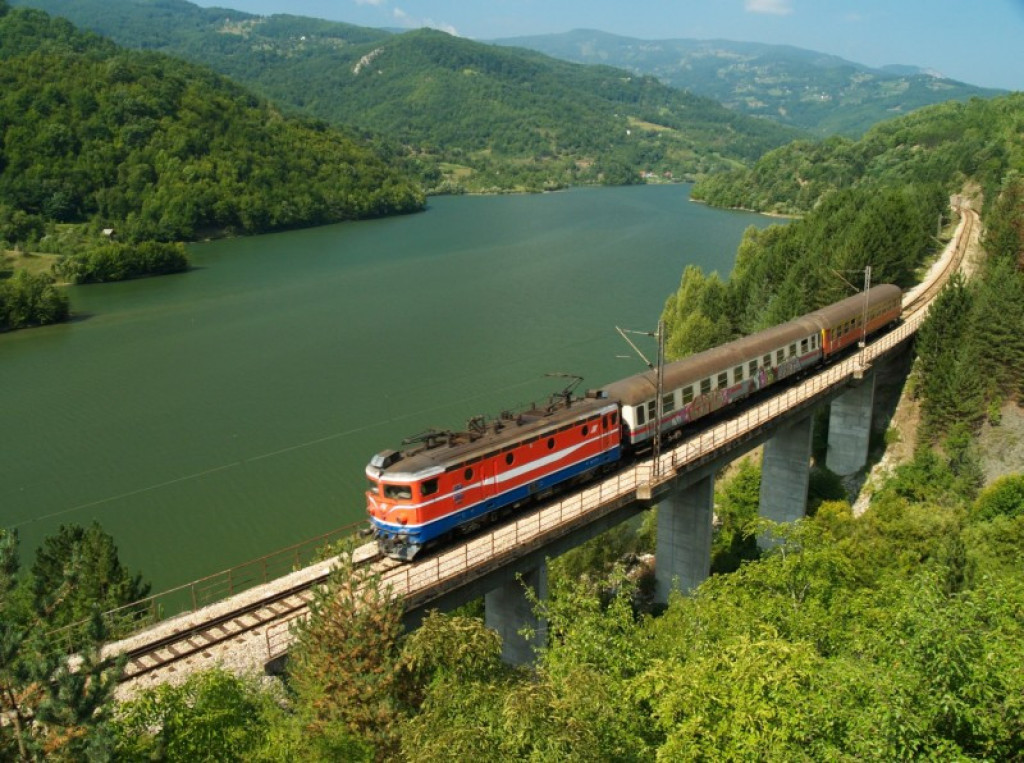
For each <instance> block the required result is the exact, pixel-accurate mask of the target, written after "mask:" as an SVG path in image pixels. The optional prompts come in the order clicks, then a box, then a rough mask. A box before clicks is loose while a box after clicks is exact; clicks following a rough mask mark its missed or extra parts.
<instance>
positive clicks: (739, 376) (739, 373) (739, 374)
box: [732, 366, 743, 384]
mask: <svg viewBox="0 0 1024 763" xmlns="http://www.w3.org/2000/svg"><path fill="white" fill-rule="evenodd" d="M741 381H743V366H736V368H734V369H732V383H733V384H735V383H736V382H741Z"/></svg>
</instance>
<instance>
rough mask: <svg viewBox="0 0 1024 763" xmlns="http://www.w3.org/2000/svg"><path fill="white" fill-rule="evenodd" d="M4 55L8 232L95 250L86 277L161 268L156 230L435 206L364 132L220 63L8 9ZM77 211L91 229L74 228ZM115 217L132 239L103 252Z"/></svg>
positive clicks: (202, 230) (4, 224)
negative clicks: (130, 44) (249, 87)
mask: <svg viewBox="0 0 1024 763" xmlns="http://www.w3.org/2000/svg"><path fill="white" fill-rule="evenodd" d="M0 62H2V67H0V131H2V133H3V135H4V141H3V143H2V145H0V241H2V242H5V243H6V245H7V246H8V247H20V248H27V247H31V248H35V249H37V250H41V251H60V252H62V253H67V254H74V255H82V260H81V262H80V266H76V268H72V270H73V271H75V272H80V271H82V270H84V271H86V272H87V273H89V274H91V275H89V276H87V278H86V280H88V279H89V278H93V277H100V276H102V277H103V278H110V277H129V276H132V275H137V274H139V273H140V272H160V271H161V270H162V269H164V268H165V267H166V259H162V256H156V255H155V250H145V249H144V248H140V245H142V244H143V243H145V242H176V241H187V240H193V239H195V238H197V237H198V236H200V235H205V234H208V233H210V232H215V231H228V232H236V233H258V232H263V231H270V230H279V229H285V228H295V227H301V226H309V225H320V224H324V223H331V222H338V221H342V220H351V219H357V218H364V217H372V216H378V215H386V214H394V213H398V212H409V211H413V210H417V209H420V208H422V206H423V203H424V199H423V195H422V193H421V192H420V191H419V190H417V188H416V187H415V186H414V185H413V184H412V183H411V182H409V181H408V180H407V179H406V178H405V177H404V176H403V175H401V174H400V173H399V172H397V171H396V170H394V169H393V168H392V167H390V166H389V165H388V164H387V163H386V162H385V161H384V160H382V159H381V158H380V157H379V156H377V155H376V154H375V153H374V152H373V150H372V149H370V148H368V147H366V146H365V144H360V143H359V142H357V141H356V140H354V139H353V138H351V137H348V136H346V135H343V134H342V133H341V132H339V131H338V130H336V129H332V128H329V127H328V126H327V125H325V124H324V123H322V122H315V121H312V120H308V119H307V120H298V119H294V118H288V117H284V116H282V115H281V114H280V113H279V112H278V111H277V110H276V109H274V108H273V107H271V106H270V105H269V104H268V103H267V102H265V101H263V100H262V99H260V98H258V97H257V96H255V95H253V94H252V93H250V92H248V91H246V90H245V89H243V88H242V87H240V86H238V85H235V84H233V83H231V82H230V81H228V80H227V79H225V78H224V77H222V76H219V75H216V74H214V73H213V72H211V71H210V70H209V69H205V68H203V67H201V66H197V65H193V64H186V63H184V62H182V61H179V60H175V59H172V58H170V57H168V56H165V55H162V54H156V53H138V52H130V51H125V50H122V49H120V48H118V47H117V46H116V45H114V44H113V43H111V42H109V41H107V40H104V39H102V38H99V37H97V36H96V35H95V34H92V33H88V32H81V31H78V30H77V29H75V28H74V27H73V26H72V25H71V24H70V23H68V22H67V21H65V20H63V19H52V18H50V17H48V16H47V15H46V14H44V13H41V12H39V11H34V10H24V9H15V10H10V11H9V12H7V13H5V14H4V15H3V16H2V17H0ZM67 224H76V225H78V226H82V228H83V229H82V231H81V232H80V233H79V234H78V235H77V236H76V237H71V236H68V235H67V234H66V233H65V232H64V231H63V230H62V229H61V227H60V226H62V225H67ZM104 228H107V229H110V230H111V231H113V233H114V236H115V237H116V239H117V240H118V241H120V242H121V243H122V244H132V245H135V246H134V247H132V248H129V247H125V246H122V247H121V248H116V247H115V248H113V249H107V250H100V249H99V248H98V247H100V246H101V245H104V244H106V243H107V242H106V241H105V240H104V239H103V238H102V237H101V235H100V231H101V229H104ZM98 257H103V258H105V259H107V260H112V261H116V262H115V264H114V265H113V266H112V267H111V266H108V265H104V266H99V265H96V264H95V262H94V261H95V260H96V259H97V258H98ZM126 261H129V262H130V264H128V265H124V264H118V263H124V262H126Z"/></svg>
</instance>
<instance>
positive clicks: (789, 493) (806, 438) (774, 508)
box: [757, 416, 812, 548]
mask: <svg viewBox="0 0 1024 763" xmlns="http://www.w3.org/2000/svg"><path fill="white" fill-rule="evenodd" d="M811 425H812V419H811V417H810V416H807V417H806V418H804V419H801V420H800V421H797V422H795V423H793V424H790V425H789V426H786V427H783V428H781V429H779V430H778V431H777V432H776V433H775V435H774V436H773V437H772V438H771V439H770V440H768V442H766V443H765V445H764V458H763V459H762V461H761V505H760V509H759V513H760V515H761V516H762V517H764V518H765V519H770V520H772V521H773V522H793V521H795V520H797V519H800V518H801V517H803V516H804V515H805V514H806V513H807V486H808V484H809V483H810V479H811V432H812V426H811ZM777 542H778V540H777V539H776V538H775V537H774V536H772V535H771V533H763V534H762V535H761V536H759V537H758V539H757V545H758V546H760V547H761V548H770V547H772V546H773V545H775V544H776V543H777Z"/></svg>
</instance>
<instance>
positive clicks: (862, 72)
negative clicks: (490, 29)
mask: <svg viewBox="0 0 1024 763" xmlns="http://www.w3.org/2000/svg"><path fill="white" fill-rule="evenodd" d="M495 42H496V43H497V44H500V45H514V46H518V47H524V48H529V49H531V50H537V51H540V52H542V53H546V54H548V55H549V56H554V57H556V58H562V59H565V60H566V61H575V62H577V63H589V64H596V63H600V64H607V65H609V66H618V67H621V68H624V69H629V70H631V71H634V72H637V73H643V74H652V75H654V76H655V77H657V78H658V79H660V80H661V81H662V82H664V83H666V84H668V85H671V86H673V87H678V88H683V89H685V90H689V91H690V92H692V93H695V94H697V95H703V96H706V97H708V98H713V99H714V100H716V101H718V102H720V103H722V104H725V105H726V106H728V107H729V108H731V109H734V110H736V111H738V112H741V113H743V114H750V115H752V116H759V117H768V118H771V119H774V120H776V121H778V122H781V123H782V124H788V125H792V126H794V127H799V128H802V129H805V130H810V131H812V132H814V133H817V134H819V135H827V134H833V133H840V134H846V135H858V134H860V133H862V132H864V131H865V130H866V129H867V128H869V127H870V126H871V125H873V124H875V123H877V122H880V121H883V120H885V119H890V118H892V117H893V116H897V115H899V114H904V113H906V112H909V111H913V110H914V109H917V108H920V107H922V106H927V105H930V104H933V103H940V102H942V101H948V100H960V101H965V100H968V99H969V98H972V97H975V96H980V97H984V98H990V97H993V96H996V95H999V94H1001V93H1003V92H1005V91H1002V90H992V89H986V88H980V87H975V86H973V85H966V84H964V83H962V82H956V81H955V80H951V79H947V78H945V77H943V76H942V75H940V74H938V73H937V72H933V71H928V70H924V69H920V68H918V67H915V66H900V65H894V66H886V67H883V68H882V69H872V68H869V67H867V66H863V65H861V64H856V63H852V62H850V61H846V60H844V59H842V58H839V57H837V56H831V55H827V54H824V53H816V52H814V51H811V50H804V49H802V48H794V47H789V46H784V45H763V44H760V43H749V42H730V41H728V40H685V39H680V40H638V39H634V38H630V37H620V36H617V35H614V34H607V33H605V32H598V31H593V30H588V29H578V30H576V31H573V32H567V33H565V34H552V35H541V36H536V37H514V38H510V39H503V40H496V41H495Z"/></svg>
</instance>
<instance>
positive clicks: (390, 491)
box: [384, 485, 412, 498]
mask: <svg viewBox="0 0 1024 763" xmlns="http://www.w3.org/2000/svg"><path fill="white" fill-rule="evenodd" d="M384 497H385V498H412V487H410V486H409V485H385V486H384Z"/></svg>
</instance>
